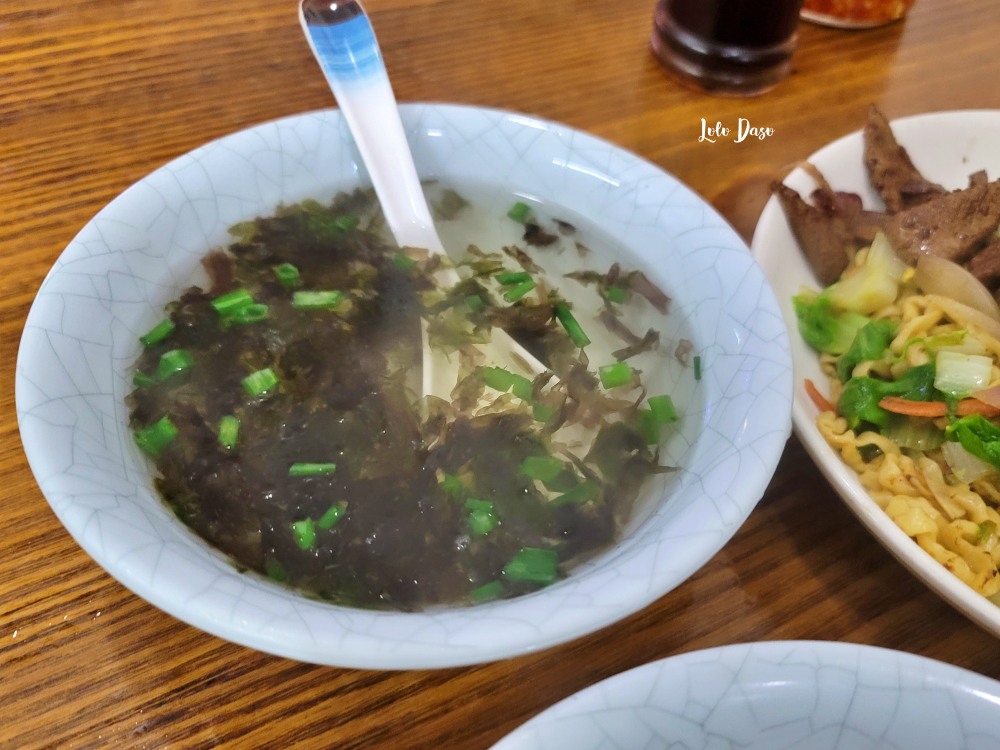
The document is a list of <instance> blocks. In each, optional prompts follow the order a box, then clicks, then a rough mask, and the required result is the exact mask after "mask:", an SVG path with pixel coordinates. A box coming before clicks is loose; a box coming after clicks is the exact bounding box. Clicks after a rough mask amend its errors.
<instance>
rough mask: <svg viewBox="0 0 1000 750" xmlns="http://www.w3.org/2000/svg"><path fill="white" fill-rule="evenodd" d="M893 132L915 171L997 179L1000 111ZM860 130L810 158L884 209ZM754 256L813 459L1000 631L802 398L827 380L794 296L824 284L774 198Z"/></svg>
mask: <svg viewBox="0 0 1000 750" xmlns="http://www.w3.org/2000/svg"><path fill="white" fill-rule="evenodd" d="M892 128H893V131H894V132H895V134H896V137H897V139H898V140H899V142H900V143H901V144H902V145H903V146H904V147H905V148H906V149H907V150H908V151H909V154H910V157H911V158H912V159H913V162H914V164H915V165H916V167H917V169H919V170H920V171H921V172H922V173H923V174H924V175H925V176H926V177H927V178H928V179H930V180H933V181H935V182H939V183H941V184H942V185H944V186H945V187H948V188H959V187H964V186H965V185H967V184H968V176H969V174H971V173H972V172H975V171H977V170H979V169H986V170H987V173H988V174H989V177H990V179H997V178H998V177H1000V112H997V111H992V110H990V111H965V112H936V113H932V114H926V115H918V116H914V117H907V118H903V119H899V120H895V121H894V122H893V123H892ZM862 148H863V142H862V136H861V131H858V132H856V133H852V134H851V135H848V136H845V137H843V138H841V139H839V140H837V141H834V142H833V143H831V144H830V145H828V146H826V147H824V148H822V149H820V150H819V151H817V152H816V153H815V154H813V155H812V156H810V157H809V158H808V161H809V162H811V163H812V164H814V165H815V166H816V167H817V168H818V169H819V171H820V172H821V173H822V174H823V175H825V176H826V178H827V181H828V182H829V183H830V185H831V186H832V187H833V188H834V189H835V190H846V191H850V192H856V193H858V194H859V195H860V196H861V197H862V200H863V201H864V203H865V206H866V207H868V208H873V209H879V210H881V209H882V208H883V206H882V204H881V202H880V200H879V199H878V196H877V194H876V193H875V191H874V190H873V189H872V188H871V186H870V185H869V183H868V179H867V173H866V171H865V168H864V164H863V163H862ZM785 183H786V184H787V185H789V186H791V187H793V188H795V189H797V190H798V191H799V192H800V193H801V194H802V195H803V197H805V196H808V194H809V192H810V191H811V190H812V189H813V187H814V183H813V181H812V179H811V178H810V177H809V176H808V175H806V173H805V172H804V171H803V170H801V169H797V170H795V171H794V172H792V173H791V174H790V175H789V176H788V178H787V179H786V180H785ZM752 248H753V253H754V256H755V257H756V258H757V261H758V262H759V263H760V264H761V266H762V267H763V268H764V273H765V274H766V275H767V277H768V278H769V279H770V281H771V285H772V287H773V288H774V290H775V293H776V294H777V295H778V304H779V305H780V306H781V310H782V314H783V315H784V316H785V320H786V322H787V324H788V330H789V331H790V332H791V344H792V360H793V363H794V369H795V398H794V402H793V406H792V420H793V423H794V425H795V432H796V434H797V435H798V436H799V438H800V439H801V440H802V443H803V444H804V446H805V448H806V450H807V451H809V453H810V455H811V456H812V457H813V459H814V460H815V461H816V464H817V465H818V466H819V468H820V469H821V470H822V472H823V474H825V475H826V477H827V479H829V480H830V482H831V483H832V484H833V487H834V489H836V490H837V492H838V493H839V494H840V495H841V497H843V499H844V500H845V501H846V502H847V505H848V507H850V509H851V510H852V511H854V513H855V514H856V515H857V516H858V518H859V519H861V521H862V523H864V525H865V526H866V527H868V529H869V530H870V531H871V532H872V533H873V534H874V535H875V537H876V538H877V539H878V540H879V541H880V542H881V543H882V544H883V545H884V546H885V547H886V548H887V549H888V550H889V551H890V552H891V553H892V554H893V555H894V556H895V557H896V558H897V559H898V560H899V561H900V562H902V563H903V564H904V565H905V566H906V567H907V568H909V569H910V570H911V571H912V572H913V573H914V574H915V575H916V576H917V577H918V578H920V579H921V580H922V581H923V582H924V583H925V584H927V585H928V586H929V587H930V588H931V589H933V590H934V591H935V592H937V593H938V594H939V595H941V597H943V598H944V599H945V600H946V601H948V602H949V603H951V604H952V605H953V606H955V607H956V608H957V609H959V610H960V611H961V612H963V613H964V614H965V615H967V616H968V617H969V618H971V619H972V620H973V621H974V622H976V623H978V624H979V625H981V626H982V627H983V628H985V629H986V630H988V631H989V632H991V633H993V634H994V635H996V636H1000V607H997V606H996V605H994V604H992V603H990V602H989V601H988V600H987V599H985V598H983V597H982V596H980V595H979V594H978V593H976V592H975V591H973V590H972V589H971V588H969V587H968V586H966V585H965V584H964V583H962V582H961V581H959V580H958V579H957V578H955V577H954V576H953V575H951V574H950V573H949V572H948V571H946V570H945V569H944V568H943V567H942V566H941V565H940V564H939V563H938V562H937V561H936V560H934V559H933V558H932V557H931V556H930V555H929V554H927V553H926V552H924V550H923V549H921V548H920V547H919V546H918V545H917V544H916V542H914V541H913V540H912V539H910V538H909V537H908V536H906V534H904V533H903V532H902V530H900V528H899V527H898V526H896V524H894V523H893V522H892V521H891V520H890V519H889V517H888V516H886V515H885V513H883V512H882V509H881V508H880V507H879V506H878V505H877V504H876V503H875V501H874V500H873V499H872V498H871V496H869V495H868V493H867V492H865V490H864V489H863V488H862V486H861V484H860V482H858V480H857V477H856V475H855V474H854V472H853V471H851V470H850V469H849V468H848V467H847V466H846V465H845V464H844V463H843V462H842V461H841V460H840V458H839V457H838V456H837V454H836V453H835V452H834V451H833V450H832V449H831V448H830V447H829V446H828V445H827V443H826V441H825V440H824V439H823V437H822V436H821V435H820V433H819V430H818V429H817V428H816V424H815V418H816V414H817V410H816V408H815V407H814V406H813V404H812V402H811V401H810V400H809V398H808V397H807V396H806V395H805V392H804V390H803V387H802V383H803V381H804V380H805V379H807V378H809V379H812V380H813V381H814V382H816V383H817V384H821V383H824V382H826V376H824V375H823V374H822V373H821V372H820V369H819V360H818V358H817V356H816V353H815V352H814V351H813V350H812V349H810V348H809V347H808V346H807V345H806V343H805V342H804V341H803V340H802V337H801V336H800V335H799V334H798V327H797V323H796V321H795V313H794V311H793V309H792V302H791V300H792V297H793V296H794V295H795V294H797V293H798V292H799V290H800V289H801V287H802V286H808V287H811V288H813V289H819V288H821V285H820V284H819V282H818V281H817V280H816V278H815V276H814V275H813V273H812V271H811V270H810V268H809V266H808V265H807V263H806V260H805V258H804V256H803V255H802V253H801V252H800V250H799V248H798V245H797V244H796V242H795V239H794V238H793V237H792V233H791V231H790V229H789V228H788V223H787V221H786V220H785V215H784V213H783V211H782V209H781V206H780V205H779V204H778V201H777V199H776V198H773V197H772V198H771V200H770V201H768V203H767V205H766V206H765V207H764V211H763V213H762V214H761V217H760V221H759V222H758V223H757V229H756V231H755V233H754V237H753V244H752Z"/></svg>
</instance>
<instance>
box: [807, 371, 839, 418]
mask: <svg viewBox="0 0 1000 750" xmlns="http://www.w3.org/2000/svg"><path fill="white" fill-rule="evenodd" d="M805 387H806V395H807V396H809V399H810V400H811V401H812V402H813V403H814V404H815V405H816V408H817V409H819V410H820V411H836V409H834V408H833V404H831V403H830V402H829V401H828V400H827V398H826V396H824V395H823V394H822V393H820V392H819V389H818V388H817V387H816V384H815V383H814V382H812V381H811V380H810V379H809V378H806V382H805Z"/></svg>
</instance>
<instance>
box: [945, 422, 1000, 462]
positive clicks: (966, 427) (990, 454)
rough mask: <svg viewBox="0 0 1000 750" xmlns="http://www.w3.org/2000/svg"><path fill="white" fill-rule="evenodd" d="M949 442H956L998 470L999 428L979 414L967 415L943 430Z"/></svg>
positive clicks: (999, 455) (999, 450) (999, 459)
mask: <svg viewBox="0 0 1000 750" xmlns="http://www.w3.org/2000/svg"><path fill="white" fill-rule="evenodd" d="M945 435H946V437H947V438H948V439H949V440H957V441H958V442H959V443H961V445H962V447H963V448H965V450H967V451H968V452H969V453H971V454H972V455H973V456H975V457H976V458H979V459H982V460H983V461H985V462H986V463H988V464H990V465H991V466H994V467H996V468H998V469H1000V427H998V426H997V425H995V424H993V423H992V422H991V421H990V420H988V419H987V418H986V417H984V416H983V415H981V414H969V415H967V416H965V417H962V418H961V419H957V420H955V421H954V422H952V423H951V424H950V425H948V427H947V428H946V429H945Z"/></svg>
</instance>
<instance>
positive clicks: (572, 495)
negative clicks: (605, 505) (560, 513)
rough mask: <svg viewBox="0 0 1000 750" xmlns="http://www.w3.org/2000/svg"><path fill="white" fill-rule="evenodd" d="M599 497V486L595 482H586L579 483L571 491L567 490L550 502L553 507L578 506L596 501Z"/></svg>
mask: <svg viewBox="0 0 1000 750" xmlns="http://www.w3.org/2000/svg"><path fill="white" fill-rule="evenodd" d="M600 496H601V488H600V486H599V485H598V484H597V483H596V482H591V481H589V480H587V481H584V482H580V484H578V485H577V486H576V487H574V488H573V489H571V490H567V491H566V492H564V493H562V494H561V495H559V496H557V497H554V498H552V500H551V501H550V502H551V503H552V504H553V505H566V504H573V505H580V504H582V503H589V502H590V501H591V500H596V499H597V498H598V497H600Z"/></svg>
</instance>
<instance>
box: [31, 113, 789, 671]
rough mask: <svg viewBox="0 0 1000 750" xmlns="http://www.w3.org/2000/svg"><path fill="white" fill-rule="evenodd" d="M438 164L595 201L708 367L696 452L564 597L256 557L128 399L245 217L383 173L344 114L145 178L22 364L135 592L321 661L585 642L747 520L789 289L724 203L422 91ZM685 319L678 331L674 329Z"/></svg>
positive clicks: (691, 424) (416, 136) (680, 447)
mask: <svg viewBox="0 0 1000 750" xmlns="http://www.w3.org/2000/svg"><path fill="white" fill-rule="evenodd" d="M402 110H403V120H404V124H405V125H406V127H407V132H408V134H409V137H410V139H411V141H412V144H413V148H414V152H415V158H416V162H417V167H418V171H419V172H420V174H421V176H422V177H424V178H435V177H436V178H441V179H443V180H447V181H449V182H450V183H454V184H457V185H461V184H462V183H463V182H464V181H472V182H478V183H483V182H488V183H489V184H491V185H499V186H502V187H503V188H504V189H509V190H510V191H512V192H520V193H522V194H524V195H527V196H532V197H536V198H539V199H541V200H544V201H547V202H550V203H551V204H553V205H557V206H560V207H564V208H566V209H567V210H571V211H574V212H576V213H577V214H579V215H582V216H585V217H589V218H590V219H591V220H592V221H594V222H596V223H597V224H598V225H599V226H600V227H601V228H602V230H604V231H606V232H607V233H609V234H611V235H612V236H615V237H618V238H621V239H622V244H623V245H624V246H625V247H626V248H627V250H628V251H629V252H630V253H632V254H633V255H634V256H635V257H636V258H638V259H640V260H641V262H642V263H643V264H644V268H645V269H646V270H647V272H648V273H650V274H651V275H652V276H653V277H654V280H655V281H657V282H658V283H659V284H660V285H662V287H663V288H664V289H665V290H666V291H667V292H668V294H670V295H671V296H672V297H673V300H674V302H673V308H672V312H671V315H670V321H671V322H670V325H671V326H673V327H674V331H673V332H674V333H677V332H685V333H686V334H688V335H690V336H691V337H692V338H693V340H694V343H695V345H696V347H697V348H698V349H699V350H700V352H701V354H702V357H703V360H704V373H705V374H704V378H703V379H702V381H701V382H700V383H694V384H689V385H687V386H685V387H683V388H681V389H680V391H679V392H678V393H676V394H675V400H677V402H678V403H679V404H680V405H681V407H682V412H683V419H682V422H681V427H680V430H679V432H678V434H677V435H675V436H674V437H673V438H672V439H671V440H670V442H669V443H668V445H667V448H666V458H667V459H668V460H670V461H671V462H673V463H675V464H677V465H679V466H681V467H682V469H681V471H680V472H678V473H676V474H674V475H673V476H672V477H671V478H670V479H669V481H668V482H666V483H665V484H664V485H662V486H661V487H660V488H659V491H660V492H661V493H662V494H663V495H664V498H663V501H662V502H660V503H659V504H658V506H657V507H656V509H655V511H654V512H653V513H651V514H650V516H649V517H648V518H647V519H646V520H645V521H644V522H643V523H642V525H641V526H639V527H638V528H637V529H635V530H634V531H633V532H632V533H631V534H629V535H628V536H627V537H626V538H625V540H624V541H622V542H621V543H620V544H619V545H618V546H617V547H615V548H614V549H612V550H610V551H609V552H607V553H606V554H604V555H602V556H601V557H600V558H598V559H596V560H594V561H592V562H591V563H589V564H588V565H587V566H586V567H584V568H582V569H581V570H579V571H578V572H577V573H575V574H574V575H572V576H570V577H569V578H568V579H567V580H565V581H562V582H560V583H558V584H556V585H554V586H552V587H550V588H549V589H546V590H545V591H544V592H541V593H538V594H535V595H532V596H527V597H523V598H521V599H516V600H512V601H505V602H497V603H493V604H488V605H483V606H478V607H475V608H469V609H464V610H452V611H435V612H426V613H420V614H401V613H383V612H364V611H358V610H351V609H345V608H337V607H334V606H330V605H327V604H324V603H320V602H314V601H308V600H306V599H304V598H301V597H299V596H296V595H295V594H294V593H291V592H289V591H287V590H284V589H282V588H280V587H278V586H276V585H274V584H272V583H270V582H268V581H264V580H261V579H258V578H257V577H255V576H251V575H241V574H239V573H237V572H236V571H235V570H234V569H233V568H232V567H231V566H230V564H229V563H228V562H227V561H226V560H225V559H224V558H222V557H221V556H220V555H218V554H217V553H215V552H214V551H213V550H211V549H209V548H208V547H207V546H206V545H204V544H203V543H201V542H200V541H199V540H198V539H197V538H196V537H194V536H193V535H192V534H191V533H190V532H189V531H188V530H187V529H186V528H184V527H183V526H181V525H180V524H179V523H178V522H177V521H176V520H175V519H174V518H173V517H172V515H171V513H170V512H169V511H168V510H167V509H166V508H165V507H164V506H163V505H162V504H161V502H160V500H159V499H158V498H157V496H156V495H155V493H154V491H153V489H152V485H151V478H150V470H149V465H148V463H147V462H146V461H145V460H144V458H143V457H142V456H141V455H140V454H139V452H138V450H137V448H136V446H135V445H134V442H133V440H132V438H131V436H130V435H129V433H128V431H127V429H126V424H127V410H126V407H125V405H124V403H123V399H124V397H125V395H126V394H127V393H128V391H129V390H130V387H131V385H130V372H129V368H130V365H131V363H132V362H133V361H134V359H135V357H136V355H137V354H138V352H139V346H140V345H139V342H138V340H137V336H138V335H139V334H141V333H143V332H145V331H146V330H148V329H149V328H150V327H151V326H152V325H154V324H155V323H156V322H157V321H158V320H160V319H161V318H162V311H163V306H164V305H165V304H166V303H167V302H168V301H169V300H171V299H172V298H174V297H175V296H176V295H177V294H178V292H179V291H180V290H181V289H183V288H184V287H186V286H187V285H189V284H190V283H192V282H193V281H195V280H197V278H198V269H199V261H200V259H201V257H202V256H203V255H204V253H205V252H206V250H207V249H208V248H210V247H213V246H217V245H221V244H223V243H225V242H226V240H227V233H226V230H227V228H228V227H229V226H230V225H232V224H233V223H235V222H238V221H241V220H246V219H248V218H252V217H254V216H257V215H261V214H267V213H271V212H273V210H274V209H275V207H276V206H277V205H278V204H279V203H282V202H284V203H290V202H295V201H299V200H302V199H305V198H309V197H312V198H318V199H322V198H326V197H331V196H332V195H333V194H334V193H336V192H337V191H338V190H341V189H345V188H349V187H353V186H355V185H358V184H364V183H365V180H366V175H365V172H364V169H363V167H361V166H359V159H358V158H357V156H356V153H355V151H354V149H353V147H352V145H351V142H350V139H349V137H348V135H347V130H346V126H345V125H344V123H343V122H342V121H341V118H340V116H339V114H338V112H337V111H335V110H331V111H323V112H315V113H310V114H304V115H300V116H295V117H291V118H287V119H284V120H280V121H276V122H271V123H266V124H263V125H260V126H258V127H254V128H251V129H249V130H245V131H241V132H239V133H235V134H233V135H231V136H228V137H226V138H223V139H221V140H218V141H215V142H213V143H210V144H208V145H206V146H204V147H202V148H199V149H197V150H195V151H193V152H191V153H189V154H187V155H185V156H182V157H180V158H178V159H176V160H175V161H173V162H171V163H169V164H167V165H166V166H164V167H162V168H160V169H158V170H156V171H155V172H153V173H152V174H150V175H149V176H148V177H146V178H145V179H143V180H141V181H140V182H139V183H137V184H136V185H134V186H133V187H131V188H130V189H128V190H127V191H125V192H124V193H123V194H122V195H121V196H119V197H118V198H117V199H116V200H115V201H113V202H112V203H111V204H109V205H108V206H107V207H106V208H105V209H104V210H103V211H101V212H100V213H99V214H98V215H97V216H96V217H95V218H94V219H93V220H92V221H91V222H90V223H89V224H88V225H87V226H86V227H84V229H83V230H82V231H81V232H80V234H79V235H78V236H77V237H76V238H75V239H74V240H73V241H72V243H71V244H70V246H69V247H68V248H67V249H66V250H65V252H64V253H63V254H62V255H61V256H60V258H59V259H58V261H57V262H56V264H55V266H54V267H53V269H52V271H51V272H50V274H49V275H48V277H47V278H46V280H45V282H44V283H43V285H42V287H41V289H40V290H39V292H38V296H37V300H36V302H35V304H34V305H33V307H32V310H31V313H30V315H29V317H28V321H27V324H26V326H25V330H24V335H23V338H22V342H21V348H20V351H19V355H18V363H17V381H16V388H17V411H18V420H19V425H20V429H21V436H22V440H23V442H24V446H25V450H26V454H27V456H28V460H29V462H30V464H31V468H32V470H33V472H34V474H35V477H36V478H37V480H38V483H39V486H40V487H41V490H42V492H43V493H44V495H45V497H46V498H47V500H48V501H49V503H50V505H51V507H52V509H53V510H54V511H55V513H56V514H57V515H58V517H59V518H60V520H61V521H62V522H63V524H64V525H65V526H66V528H67V529H68V530H69V531H70V533H71V534H72V535H73V536H74V538H75V539H76V540H77V541H78V542H79V544H80V545H81V546H82V547H83V548H84V549H85V550H86V551H87V552H88V553H89V554H90V555H91V556H92V557H93V558H94V559H95V560H96V561H97V562H98V563H99V564H101V565H102V566H103V567H104V568H105V569H106V570H107V571H108V572H110V573H111V574H112V575H114V576H115V577H116V578H117V579H118V580H120V581H121V582H122V583H123V584H125V585H126V586H128V587H129V588H130V589H132V590H133V591H134V592H135V593H137V594H138V595H140V596H142V597H143V598H145V599H147V600H148V601H150V602H152V603H153V604H155V605H156V606H158V607H160V608H161V609H163V610H165V611H167V612H169V613H170V614H172V615H174V616H176V617H178V618H180V619H182V620H184V621H186V622H188V623H190V624H192V625H194V626H196V627H199V628H202V629H204V630H206V631H208V632H210V633H213V634H216V635H218V636H220V637H223V638H227V639H230V640H232V641H235V642H237V643H241V644H244V645H247V646H250V647H253V648H257V649H261V650H263V651H267V652H270V653H274V654H279V655H284V656H288V657H292V658H296V659H301V660H305V661H312V662H317V663H325V664H335V665H340V666H357V667H369V668H410V667H438V666H447V665H458V664H468V663H475V662H482V661H487V660H491V659H497V658H503V657H507V656H511V655H514V654H518V653H525V652H528V651H532V650H537V649H541V648H544V647H546V646H549V645H552V644H555V643H559V642H563V641H566V640H569V639H571V638H574V637H577V636H580V635H583V634H585V633H588V632H591V631H593V630H596V629H598V628H600V627H602V626H604V625H607V624H609V623H611V622H613V621H615V620H617V619H620V618H621V617H623V616H625V615H627V614H629V613H631V612H633V611H635V610H638V609H639V608H641V607H643V606H644V605H646V604H647V603H649V602H651V601H653V600H655V599H656V598H658V597H660V596H662V595H663V594H664V593H666V592H667V591H669V590H670V589H672V588H674V587H675V586H677V585H678V584H680V583H681V582H682V581H684V580H685V579H686V578H687V577H688V576H690V575H691V574H692V573H693V572H694V571H695V570H697V569H698V567H700V566H701V565H702V564H703V563H704V562H705V561H706V560H708V559H709V557H711V556H712V555H713V554H714V553H715V552H716V551H717V550H718V549H719V548H721V547H722V545H723V544H725V543H726V541H727V540H728V539H729V538H730V537H731V536H732V534H733V533H735V531H736V529H737V528H738V527H739V526H740V524H741V523H742V522H743V520H744V519H745V518H746V516H747V515H748V513H749V512H750V510H751V509H752V508H753V506H754V505H755V504H756V502H757V501H758V499H759V498H760V496H761V494H762V493H763V491H764V488H765V486H766V484H767V482H768V480H769V479H770V477H771V475H772V473H773V471H774V468H775V466H776V464H777V460H778V457H779V455H780V453H781V450H782V447H783V446H784V443H785V441H786V439H787V438H788V435H789V432H790V408H791V364H790V358H789V353H788V346H789V343H788V338H787V334H786V329H785V326H784V323H783V321H782V318H781V314H780V312H779V310H778V307H777V302H776V300H775V298H774V296H773V293H772V292H771V289H770V287H769V285H768V283H767V281H766V280H765V278H764V276H763V274H762V273H761V272H760V270H759V269H758V267H757V266H756V264H755V263H754V261H753V260H752V259H751V257H750V255H749V253H748V252H747V248H746V246H745V245H744V244H743V243H742V241H741V240H740V239H739V238H738V237H737V235H736V234H735V233H734V232H733V231H732V230H731V229H730V228H729V227H728V226H727V225H726V224H725V222H724V221H723V220H722V219H721V218H720V217H719V216H718V215H717V214H716V213H715V212H714V211H713V210H712V209H711V207H709V206H708V205H707V204H706V203H705V202H704V201H702V200H701V199H700V198H699V197H697V196H696V195H695V194H693V193H692V192H691V191H690V190H688V189H687V188H686V187H685V186H683V185H681V184H680V183H678V182H677V181H676V180H675V179H673V178H672V177H671V176H669V175H668V174H666V173H664V172H663V171H662V170H660V169H658V168H657V167H655V166H653V165H651V164H649V163H648V162H645V161H643V160H641V159H639V158H637V157H636V156H634V155H632V154H629V153H627V152H624V151H622V150H621V149H619V148H617V147H615V146H613V145H611V144H609V143H607V142H604V141H601V140H599V139H597V138H594V137H592V136H589V135H586V134H583V133H580V132H578V131H575V130H572V129H570V128H567V127H565V126H562V125H558V124H554V123H549V122H545V121H540V120H537V119H534V118H530V117H526V116H522V115H517V114H512V113H505V112H500V111H494V110H484V109H477V108H471V107H461V106H450V105H430V104H410V105H404V106H403V107H402ZM668 333H669V332H668Z"/></svg>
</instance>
